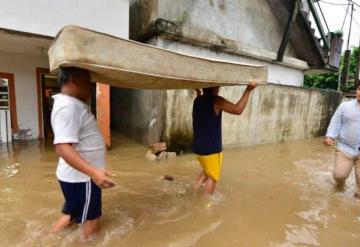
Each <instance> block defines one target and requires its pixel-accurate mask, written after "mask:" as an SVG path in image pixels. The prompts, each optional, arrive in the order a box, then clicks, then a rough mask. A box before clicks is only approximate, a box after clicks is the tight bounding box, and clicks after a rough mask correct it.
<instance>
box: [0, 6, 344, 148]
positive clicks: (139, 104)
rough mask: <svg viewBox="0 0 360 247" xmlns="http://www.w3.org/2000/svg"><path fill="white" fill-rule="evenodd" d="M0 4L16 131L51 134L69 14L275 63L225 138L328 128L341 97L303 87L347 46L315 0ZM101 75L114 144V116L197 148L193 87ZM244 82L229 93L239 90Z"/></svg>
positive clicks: (207, 51)
mask: <svg viewBox="0 0 360 247" xmlns="http://www.w3.org/2000/svg"><path fill="white" fill-rule="evenodd" d="M19 6H21V8H19ZM0 8H1V10H2V13H1V18H0V57H1V59H0V80H1V81H0V90H2V89H1V88H6V90H5V92H3V93H2V94H1V93H0V95H2V96H1V97H4V99H3V100H2V101H1V99H0V108H1V107H3V108H9V110H10V118H11V121H10V124H11V129H12V134H13V136H14V138H15V139H37V138H45V139H46V138H47V137H48V138H50V137H51V128H50V124H49V116H50V110H51V97H50V96H51V95H52V94H54V93H56V92H58V91H59V88H58V86H57V84H56V83H55V80H56V76H54V75H49V70H48V58H47V49H48V48H49V46H50V44H51V42H52V40H53V38H54V36H55V35H56V33H57V32H58V31H59V30H60V29H61V28H62V27H63V26H65V25H68V24H72V25H79V26H82V27H86V28H90V29H93V30H96V31H99V32H103V33H108V34H111V35H114V36H118V37H123V38H128V37H130V38H131V39H134V40H137V41H140V42H144V43H148V44H152V45H154V46H157V47H161V48H165V49H170V50H173V51H177V52H182V53H187V54H191V55H197V56H205V57H210V58H215V59H222V60H229V61H235V62H243V63H251V64H262V65H267V66H268V68H269V78H268V81H269V83H271V85H269V86H266V87H262V88H259V89H258V90H256V92H255V94H254V96H253V97H252V100H251V102H250V104H249V107H248V109H247V110H246V111H245V112H244V114H243V115H244V116H243V117H241V118H232V117H229V116H225V117H224V126H227V128H226V129H225V131H224V132H223V134H224V144H225V145H226V146H232V145H236V146H247V145H255V144H263V143H273V142H279V141H286V140H294V139H302V138H307V137H311V136H317V135H321V134H322V133H323V132H324V129H325V127H326V124H327V122H328V120H329V118H330V115H331V113H332V112H333V110H334V109H335V108H336V106H337V104H338V103H339V100H340V95H339V94H338V93H336V92H327V91H319V90H309V89H303V88H302V85H303V79H304V74H305V73H314V72H319V71H329V70H337V67H338V60H339V59H338V58H339V53H340V51H341V39H340V40H339V39H337V37H336V36H334V35H332V36H331V39H330V36H329V35H326V34H324V32H323V30H322V27H321V24H320V22H319V18H318V16H317V13H316V10H315V9H314V8H313V1H312V0H296V1H293V0H251V1H249V0H202V1H194V0H182V1H176V0H130V1H128V0H108V1H106V2H100V1H95V0H88V1H85V0H76V1H74V0H73V1H71V0H63V1H41V0H33V1H26V0H13V1H8V0H0ZM310 17H311V18H312V19H313V20H315V23H317V24H318V25H317V28H316V29H317V30H318V32H319V33H320V37H316V36H315V29H314V28H315V26H314V23H311V22H310ZM339 47H340V48H339ZM179 69H181V68H179ZM2 85H3V86H2ZM97 85H98V86H97V88H96V89H94V90H93V91H94V96H93V100H92V108H93V109H94V111H96V113H97V115H98V122H99V124H100V128H101V129H102V132H103V134H104V136H105V139H106V142H107V144H108V145H110V126H111V128H112V129H113V130H116V131H119V132H122V133H124V134H126V135H128V136H130V137H132V138H134V139H136V140H138V141H140V142H142V143H145V144H149V143H152V142H157V141H160V140H165V141H167V142H168V143H169V144H170V146H171V147H172V148H174V149H177V150H180V149H187V148H189V146H190V143H191V135H192V133H191V132H192V130H191V105H192V101H193V98H194V94H193V92H192V91H191V90H168V91H164V90H130V89H119V88H110V87H109V86H105V85H101V84H97ZM242 90H243V88H241V87H228V88H224V89H222V92H221V93H222V95H224V96H226V97H228V98H230V99H232V100H237V98H238V97H239V95H240V94H241V93H242ZM0 92H1V91H0ZM4 95H5V96H4ZM0 111H1V109H0ZM110 116H111V118H110ZM0 117H1V115H0Z"/></svg>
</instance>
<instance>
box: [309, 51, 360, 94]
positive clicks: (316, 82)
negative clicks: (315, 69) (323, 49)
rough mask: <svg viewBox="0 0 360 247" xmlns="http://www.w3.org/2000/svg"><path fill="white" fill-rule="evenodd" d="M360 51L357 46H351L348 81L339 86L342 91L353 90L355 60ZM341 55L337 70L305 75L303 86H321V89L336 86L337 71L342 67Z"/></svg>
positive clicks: (335, 87)
mask: <svg viewBox="0 0 360 247" xmlns="http://www.w3.org/2000/svg"><path fill="white" fill-rule="evenodd" d="M359 53H360V49H359V47H355V48H353V50H352V52H351V56H350V69H349V82H348V85H347V86H345V87H342V88H341V91H343V92H349V91H354V90H355V86H354V85H355V83H354V82H355V73H356V66H357V60H358V56H359ZM343 60H344V58H343V56H341V59H340V68H339V72H333V73H327V74H319V75H305V78H304V86H305V87H309V88H321V89H334V90H337V88H338V81H339V73H341V71H342V68H343Z"/></svg>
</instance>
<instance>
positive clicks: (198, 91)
mask: <svg viewBox="0 0 360 247" xmlns="http://www.w3.org/2000/svg"><path fill="white" fill-rule="evenodd" d="M195 92H196V97H199V96H201V90H200V89H199V88H196V89H195Z"/></svg>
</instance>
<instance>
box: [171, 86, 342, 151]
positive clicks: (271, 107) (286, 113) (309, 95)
mask: <svg viewBox="0 0 360 247" xmlns="http://www.w3.org/2000/svg"><path fill="white" fill-rule="evenodd" d="M243 91H244V87H226V88H222V89H221V91H220V95H222V96H224V97H225V98H227V99H229V100H231V101H233V102H236V101H237V100H239V98H240V97H241V95H242V93H243ZM194 97H195V96H194V92H192V91H189V90H174V91H168V92H167V109H166V127H165V132H164V140H166V141H167V142H168V143H169V145H170V146H171V147H173V148H174V149H176V150H180V149H182V150H187V149H189V147H191V142H192V125H191V123H192V117H191V113H192V102H193V100H194ZM340 100H341V97H340V94H339V93H338V92H335V91H324V90H314V89H306V88H298V87H291V86H280V85H267V86H262V87H259V88H257V89H256V90H255V91H254V93H253V95H252V96H251V99H250V100H249V103H248V106H247V108H246V109H245V111H244V112H243V114H242V115H241V116H233V115H230V114H226V113H224V114H223V143H224V146H225V147H231V146H240V147H244V146H251V145H258V144H266V143H277V142H283V141H289V140H298V139H304V138H310V137H315V136H321V135H324V134H325V132H326V128H327V125H328V123H329V121H330V117H331V115H332V114H333V112H334V111H335V110H336V108H337V106H338V104H339V102H340Z"/></svg>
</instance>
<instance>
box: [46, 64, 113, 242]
mask: <svg viewBox="0 0 360 247" xmlns="http://www.w3.org/2000/svg"><path fill="white" fill-rule="evenodd" d="M90 81H91V78H90V74H89V72H88V71H87V70H84V69H78V68H60V71H59V83H60V85H61V93H60V94H57V95H55V96H53V98H54V107H53V110H52V113H51V126H52V128H53V131H54V145H55V150H56V153H57V154H58V155H59V162H58V166H57V171H56V176H57V178H58V180H59V184H60V187H61V190H62V192H63V195H64V199H65V203H64V206H63V210H62V213H63V215H62V216H61V217H60V219H59V220H58V221H57V222H56V223H55V224H54V226H53V227H52V229H51V230H50V232H52V233H55V232H58V231H60V230H62V229H64V228H65V227H66V226H68V225H70V224H71V223H72V222H74V223H77V224H82V230H83V235H84V237H85V238H88V237H90V236H92V235H95V234H96V233H97V231H98V219H99V217H100V216H101V214H102V212H101V201H102V200H101V189H105V188H110V187H113V186H114V185H115V184H114V182H113V181H112V180H111V179H110V178H109V175H110V174H109V172H107V171H106V170H104V167H105V144H104V141H103V138H102V135H101V133H100V131H99V128H98V126H97V124H96V119H95V117H94V115H93V114H92V113H91V111H90V109H89V106H88V102H89V100H90V95H91V90H90V89H91V88H90Z"/></svg>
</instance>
